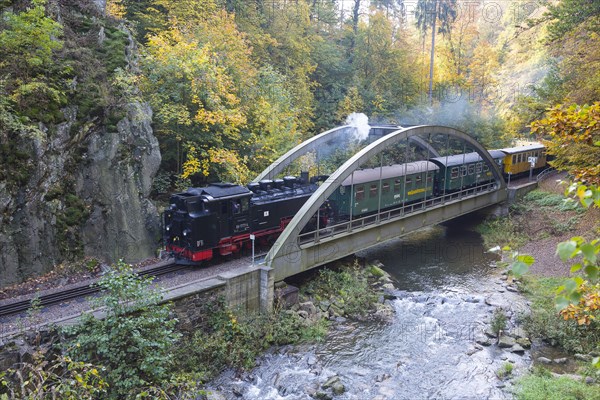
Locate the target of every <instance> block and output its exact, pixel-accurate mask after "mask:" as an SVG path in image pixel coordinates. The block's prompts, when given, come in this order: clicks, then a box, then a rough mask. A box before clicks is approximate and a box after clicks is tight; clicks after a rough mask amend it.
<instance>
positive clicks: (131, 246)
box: [0, 0, 161, 287]
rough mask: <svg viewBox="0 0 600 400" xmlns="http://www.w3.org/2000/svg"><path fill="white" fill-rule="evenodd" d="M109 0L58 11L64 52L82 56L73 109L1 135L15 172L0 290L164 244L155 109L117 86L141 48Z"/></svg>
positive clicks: (3, 203) (135, 256) (4, 185)
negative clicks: (154, 191)
mask: <svg viewBox="0 0 600 400" xmlns="http://www.w3.org/2000/svg"><path fill="white" fill-rule="evenodd" d="M105 3H106V2H105V1H104V0H83V1H81V2H80V3H77V7H71V6H65V7H63V6H62V5H58V6H57V8H55V9H53V10H54V11H53V12H54V13H55V14H53V15H55V17H56V19H57V20H58V21H61V23H62V24H64V32H65V37H67V39H65V48H64V49H63V54H64V55H65V57H71V56H72V54H80V55H82V56H80V60H79V64H78V65H79V66H80V70H76V71H74V72H73V78H72V79H71V81H70V83H69V84H68V86H69V87H68V88H66V89H65V88H63V90H65V93H69V98H68V100H67V105H66V106H64V107H63V108H62V109H61V110H60V113H59V114H60V115H57V116H55V117H53V118H49V119H48V121H46V122H44V123H42V122H39V123H36V124H37V126H38V128H39V129H34V128H32V129H31V132H27V131H15V130H13V131H10V129H6V130H4V131H0V145H1V146H2V147H0V150H2V152H1V154H2V156H3V157H4V158H3V161H4V162H6V163H7V164H10V165H3V166H2V168H9V169H12V171H13V172H9V173H4V174H0V287H4V286H7V285H9V284H13V283H19V282H21V281H23V280H25V279H27V278H29V277H31V276H35V275H39V274H43V273H45V272H48V271H50V270H51V269H52V267H53V266H54V265H56V264H59V263H61V262H63V261H65V260H69V259H71V260H73V259H81V258H83V257H85V256H89V257H95V258H98V259H101V260H102V261H104V262H114V261H116V260H118V259H121V258H122V259H124V260H125V261H127V262H134V261H138V260H141V259H144V258H147V257H151V256H153V255H154V254H155V253H156V250H157V248H158V246H159V244H160V219H159V215H158V212H157V210H156V207H155V206H154V205H153V204H152V202H151V201H150V200H149V196H150V191H151V187H152V182H153V179H154V176H155V174H156V172H157V170H158V167H159V165H160V161H161V156H160V151H159V146H158V141H157V139H156V137H155V136H154V134H153V132H152V127H151V122H152V110H151V109H150V107H149V106H148V105H147V104H146V103H143V102H142V101H141V100H140V97H141V96H139V93H138V92H139V91H138V90H137V89H136V88H135V86H133V85H132V86H130V87H128V88H127V89H126V90H122V89H121V87H117V86H115V85H114V84H113V82H114V81H115V79H116V80H118V79H119V77H123V76H127V74H132V73H135V71H136V69H137V58H138V55H137V54H138V52H137V48H136V43H135V41H134V39H133V38H132V36H131V34H130V33H129V32H128V30H127V29H126V28H125V27H123V26H121V25H117V24H116V22H115V21H113V20H110V19H105V18H104V7H105ZM82 20H84V21H87V22H88V23H89V24H88V25H86V27H85V29H82V27H81V25H80V22H81V21H82ZM100 36H103V37H104V39H105V40H104V41H99V40H98V37H100ZM78 57H79V56H78ZM82 57H83V58H82ZM81 60H84V61H81ZM48 73H50V72H48ZM56 81H58V78H57V80H56ZM121 83H123V82H121ZM54 121H56V122H54ZM0 129H2V127H1V126H0ZM6 160H13V161H11V162H10V163H9V162H7V161H6Z"/></svg>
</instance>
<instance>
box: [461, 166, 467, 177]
mask: <svg viewBox="0 0 600 400" xmlns="http://www.w3.org/2000/svg"><path fill="white" fill-rule="evenodd" d="M460 176H467V166H466V165H463V166H462V167H460Z"/></svg>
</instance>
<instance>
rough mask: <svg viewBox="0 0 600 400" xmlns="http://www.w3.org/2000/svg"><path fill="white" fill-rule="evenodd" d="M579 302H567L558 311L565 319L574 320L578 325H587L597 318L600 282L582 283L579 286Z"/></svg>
mask: <svg viewBox="0 0 600 400" xmlns="http://www.w3.org/2000/svg"><path fill="white" fill-rule="evenodd" d="M579 293H580V295H581V297H580V299H579V302H577V303H575V304H569V305H568V306H567V307H565V308H563V309H562V310H561V311H560V315H561V316H562V317H563V318H564V319H565V320H567V321H568V320H574V321H576V322H577V324H578V325H589V324H591V323H592V321H594V320H596V319H597V316H598V312H599V311H600V284H596V285H589V284H587V283H584V284H582V285H581V286H580V288H579Z"/></svg>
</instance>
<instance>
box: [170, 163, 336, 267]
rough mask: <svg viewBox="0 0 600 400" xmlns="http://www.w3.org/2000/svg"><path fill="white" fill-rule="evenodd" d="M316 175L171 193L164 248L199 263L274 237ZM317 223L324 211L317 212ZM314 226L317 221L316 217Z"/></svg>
mask: <svg viewBox="0 0 600 400" xmlns="http://www.w3.org/2000/svg"><path fill="white" fill-rule="evenodd" d="M318 179H319V177H315V178H313V179H311V180H310V181H309V179H308V174H307V173H302V174H301V176H300V177H293V176H286V177H284V178H283V179H275V180H263V181H261V182H259V183H250V184H248V186H247V187H244V186H240V185H234V184H231V183H213V184H210V185H208V186H207V187H202V188H190V189H188V190H187V191H185V192H182V193H176V194H173V195H172V196H171V199H170V206H169V208H168V209H167V210H166V211H165V213H164V241H165V246H166V250H167V251H169V252H171V253H172V254H173V255H175V257H176V259H177V262H178V263H189V264H197V263H200V262H202V261H206V260H210V259H211V258H212V257H213V254H214V253H215V252H217V253H218V254H220V255H228V254H232V253H237V252H239V251H240V250H241V249H242V246H247V245H249V244H250V235H251V234H252V235H254V236H255V238H256V240H258V241H259V242H261V243H265V244H266V243H268V242H269V241H272V240H274V239H275V238H276V237H277V236H278V235H279V234H280V233H281V232H283V230H284V229H285V227H286V226H287V224H288V223H289V222H290V221H291V219H292V218H293V217H294V215H295V214H296V212H297V211H298V210H299V209H300V207H302V205H303V204H304V203H305V202H306V200H307V199H308V198H309V197H310V196H311V195H312V194H313V193H314V192H315V190H317V187H318V186H317V184H316V182H317V181H318ZM319 218H321V221H320V224H321V226H325V225H327V213H326V212H323V213H320V214H319ZM314 223H315V225H316V220H315V222H314Z"/></svg>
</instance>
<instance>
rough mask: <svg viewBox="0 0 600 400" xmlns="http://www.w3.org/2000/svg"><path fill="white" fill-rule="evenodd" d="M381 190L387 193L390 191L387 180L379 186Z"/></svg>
mask: <svg viewBox="0 0 600 400" xmlns="http://www.w3.org/2000/svg"><path fill="white" fill-rule="evenodd" d="M381 191H382V192H383V193H389V192H390V184H389V183H388V182H385V183H384V184H383V185H382V186H381Z"/></svg>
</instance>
